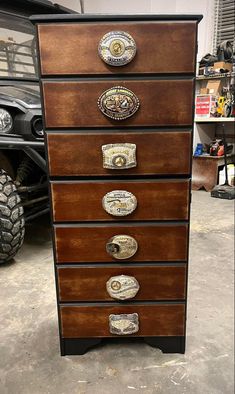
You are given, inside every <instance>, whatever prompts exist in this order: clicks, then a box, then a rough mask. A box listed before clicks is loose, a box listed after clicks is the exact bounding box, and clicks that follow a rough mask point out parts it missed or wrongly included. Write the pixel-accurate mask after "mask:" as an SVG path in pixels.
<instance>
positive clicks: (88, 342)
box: [60, 338, 102, 356]
mask: <svg viewBox="0 0 235 394" xmlns="http://www.w3.org/2000/svg"><path fill="white" fill-rule="evenodd" d="M101 341H102V338H62V339H61V343H60V349H61V356H70V355H82V354H85V353H86V352H87V350H88V349H89V348H91V347H93V346H95V345H98V344H99V343H100V342H101Z"/></svg>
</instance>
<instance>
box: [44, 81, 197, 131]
mask: <svg viewBox="0 0 235 394" xmlns="http://www.w3.org/2000/svg"><path fill="white" fill-rule="evenodd" d="M116 86H122V87H124V88H127V89H129V90H131V91H132V92H133V93H134V94H135V96H136V97H137V98H138V99H139V103H140V106H139V109H138V110H137V111H136V112H135V113H134V114H133V115H132V116H131V117H129V118H128V119H123V120H114V119H111V118H109V117H107V116H105V115H104V114H103V113H102V112H101V110H100V109H99V107H98V103H97V100H98V99H99V97H100V96H101V95H102V94H103V93H104V92H105V91H106V90H108V89H111V88H113V87H116ZM43 96H44V111H45V126H46V128H61V127H71V128H72V127H73V128H78V127H80V128H84V127H112V126H116V127H122V126H175V125H179V126H180V125H182V126H189V125H190V126H191V125H192V122H193V78H188V79H155V80H152V79H151V80H146V79H139V80H120V79H118V80H117V79H116V80H90V81H84V80H82V81H81V80H80V81H70V82H69V81H61V82H60V81H57V82H55V81H45V80H44V81H43ZM115 105H116V104H115ZM115 105H114V107H115ZM116 113H117V112H116Z"/></svg>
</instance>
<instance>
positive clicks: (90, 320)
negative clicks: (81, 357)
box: [60, 303, 185, 338]
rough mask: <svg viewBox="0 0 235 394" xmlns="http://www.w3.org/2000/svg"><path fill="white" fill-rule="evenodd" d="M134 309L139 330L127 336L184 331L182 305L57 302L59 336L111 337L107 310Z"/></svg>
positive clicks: (112, 311) (128, 310)
mask: <svg viewBox="0 0 235 394" xmlns="http://www.w3.org/2000/svg"><path fill="white" fill-rule="evenodd" d="M125 313H127V314H129V313H138V316H139V331H138V332H137V333H136V334H132V335H131V336H158V335H159V336H182V335H184V323H185V305H184V304H183V303H182V304H180V303H179V304H158V305H140V304H138V305H117V306H116V305H115V306H106V305H105V306H104V305H102V306H61V307H60V316H61V328H62V337H64V338H80V337H113V336H116V335H115V334H111V333H110V330H109V315H110V314H125Z"/></svg>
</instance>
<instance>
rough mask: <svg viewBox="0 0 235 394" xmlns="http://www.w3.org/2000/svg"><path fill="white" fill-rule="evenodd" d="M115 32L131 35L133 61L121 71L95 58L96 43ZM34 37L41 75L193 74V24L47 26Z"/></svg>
mask: <svg viewBox="0 0 235 394" xmlns="http://www.w3.org/2000/svg"><path fill="white" fill-rule="evenodd" d="M115 30H118V31H120V30H121V31H125V32H127V33H129V34H131V35H132V37H133V38H134V40H135V41H136V45H137V54H136V56H135V58H134V59H133V61H132V62H131V63H129V64H127V65H125V66H122V67H112V66H108V65H107V64H106V63H104V62H103V61H102V60H101V59H100V57H99V55H98V45H99V41H100V39H101V38H102V37H103V35H104V34H106V33H108V32H109V31H115ZM38 33H39V49H40V58H41V70H42V74H43V75H76V74H77V75H84V74H85V75H86V74H115V73H116V74H126V73H150V74H151V73H193V72H194V61H195V56H194V53H195V45H196V21H192V22H185V23H182V22H129V23H125V22H120V23H118V22H116V23H107V22H106V23H104V22H103V23H60V24H54V23H50V24H47V25H45V24H41V25H39V26H38ZM182 53H183V54H184V56H182Z"/></svg>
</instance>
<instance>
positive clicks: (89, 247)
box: [55, 223, 188, 263]
mask: <svg viewBox="0 0 235 394" xmlns="http://www.w3.org/2000/svg"><path fill="white" fill-rule="evenodd" d="M187 233H188V225H187V224H164V225H163V224H159V225H152V226H151V225H148V224H144V225H137V224H136V225H135V224H132V223H130V224H128V225H126V226H124V225H123V224H120V225H117V224H116V225H114V224H112V225H110V226H108V225H99V226H98V225H87V226H86V225H81V226H76V225H74V226H69V225H67V226H56V227H55V246H56V256H57V262H58V263H70V262H74V263H79V262H97V263H100V262H117V263H120V260H116V259H115V258H112V256H110V255H109V254H108V253H107V252H106V243H107V242H108V241H109V239H110V238H112V237H113V236H114V235H118V234H125V235H130V236H131V237H134V238H135V240H136V241H137V242H138V251H137V252H136V254H135V255H134V256H133V257H132V258H131V259H129V260H128V259H127V260H122V261H127V262H128V261H186V259H187Z"/></svg>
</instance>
